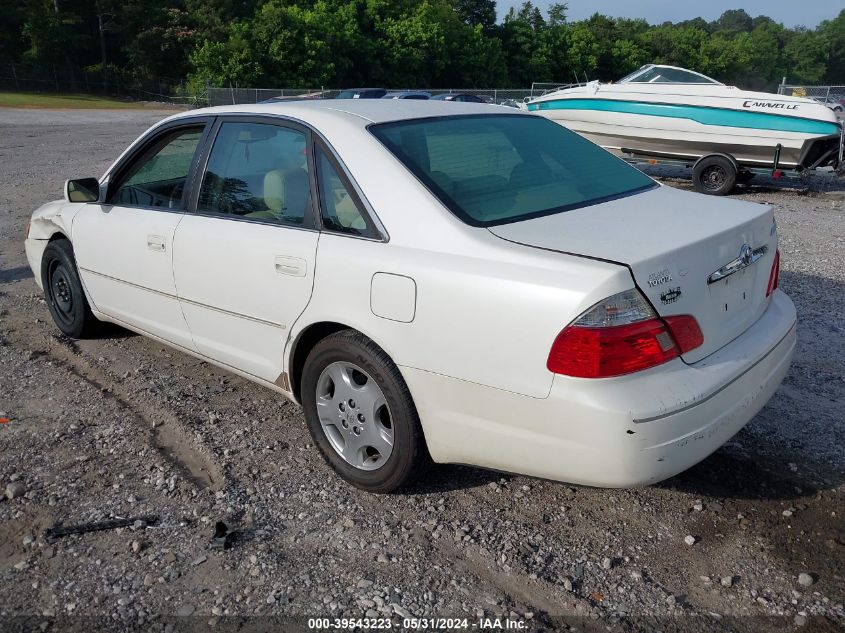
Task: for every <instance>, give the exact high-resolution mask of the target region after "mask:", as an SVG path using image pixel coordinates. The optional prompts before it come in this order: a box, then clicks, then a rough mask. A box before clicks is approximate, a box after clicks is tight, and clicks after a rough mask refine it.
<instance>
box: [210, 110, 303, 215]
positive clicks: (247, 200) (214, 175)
mask: <svg viewBox="0 0 845 633" xmlns="http://www.w3.org/2000/svg"><path fill="white" fill-rule="evenodd" d="M306 141H307V138H306V135H305V133H304V132H301V131H299V130H295V129H291V128H287V127H282V126H279V125H273V124H270V123H244V122H237V121H232V122H228V123H223V124H222V125H221V126H220V131H219V132H218V134H217V138H216V140H215V141H214V146H213V147H212V149H211V155H210V156H209V159H208V167H207V168H206V171H205V175H204V177H203V180H202V187H201V188H200V194H199V200H198V202H197V212H198V213H208V214H220V215H222V216H237V217H241V218H245V219H250V220H257V221H262V222H270V223H274V224H283V225H291V226H303V225H309V224H310V214H309V212H308V211H309V209H310V208H311V184H310V179H309V176H308V155H307V152H306V149H305V147H306Z"/></svg>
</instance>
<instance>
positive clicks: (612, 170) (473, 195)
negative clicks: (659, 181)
mask: <svg viewBox="0 0 845 633" xmlns="http://www.w3.org/2000/svg"><path fill="white" fill-rule="evenodd" d="M370 130H371V131H372V133H373V134H374V135H375V136H376V137H377V138H378V139H379V140H380V141H381V142H382V143H384V145H385V146H386V147H387V148H388V149H389V150H390V151H391V152H392V153H393V154H394V155H395V156H396V157H397V158H398V159H399V160H400V161H402V162H403V163H404V164H405V166H406V167H408V169H410V170H411V171H412V172H413V173H414V174H415V175H416V176H417V177H418V178H419V179H420V180H421V181H422V182H423V183H424V184H425V185H426V186H427V187H428V188H429V189H430V190H431V191H432V193H434V195H435V196H437V197H438V198H439V199H440V200H441V202H443V204H444V205H445V206H446V207H448V208H449V209H450V210H451V211H452V212H453V213H454V214H455V215H457V216H458V217H459V218H460V219H462V220H463V221H464V222H466V223H467V224H471V225H473V226H493V225H496V224H505V223H508V222H516V221H519V220H525V219H528V218H533V217H539V216H542V215H550V214H553V213H561V212H564V211H568V210H571V209H575V208H579V207H584V206H589V205H591V204H597V203H599V202H603V201H606V200H610V199H613V198H618V197H621V196H626V195H631V194H634V193H637V192H639V191H643V190H645V189H650V188H652V187H655V186H657V185H656V183H655V182H654V181H653V180H651V179H650V178H648V177H647V176H645V175H644V174H642V173H641V172H640V171H638V170H637V169H635V168H634V167H631V166H630V165H628V164H627V163H626V162H624V161H622V160H620V159H618V158H616V157H614V156H612V155H611V154H610V153H608V152H606V151H605V150H603V149H601V148H600V147H598V146H597V145H594V144H593V143H591V142H589V141H587V140H585V139H584V138H582V137H580V136H578V135H577V134H575V133H574V132H571V131H569V130H567V129H566V128H564V127H562V126H560V125H558V124H557V123H553V122H552V121H549V120H548V119H544V118H542V117H539V116H528V115H480V116H479V115H472V116H450V117H437V118H431V119H413V120H408V121H398V122H395V123H383V124H379V125H373V126H370Z"/></svg>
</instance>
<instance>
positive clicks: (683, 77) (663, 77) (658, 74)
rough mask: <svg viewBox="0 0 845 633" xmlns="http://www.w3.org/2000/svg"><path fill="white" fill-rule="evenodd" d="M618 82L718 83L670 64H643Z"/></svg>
mask: <svg viewBox="0 0 845 633" xmlns="http://www.w3.org/2000/svg"><path fill="white" fill-rule="evenodd" d="M619 83H620V84H631V83H633V84H650V83H671V84H716V85H721V84H719V82H718V81H716V80H715V79H711V78H710V77H708V76H706V75H702V74H700V73H697V72H693V71H692V70H685V69H683V68H674V67H672V66H651V65H649V66H643V67H642V68H640V69H639V70H637V71H635V72H632V73H631V74H630V75H626V76H625V77H623V78H622V79H620V80H619Z"/></svg>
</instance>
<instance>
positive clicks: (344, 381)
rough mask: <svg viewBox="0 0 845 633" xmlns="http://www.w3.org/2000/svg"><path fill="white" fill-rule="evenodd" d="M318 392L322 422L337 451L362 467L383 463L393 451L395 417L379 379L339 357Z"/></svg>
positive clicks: (319, 383) (325, 372) (373, 467)
mask: <svg viewBox="0 0 845 633" xmlns="http://www.w3.org/2000/svg"><path fill="white" fill-rule="evenodd" d="M316 396H317V414H318V416H319V419H320V425H321V426H322V428H323V432H324V433H325V434H326V437H327V438H328V440H329V443H330V444H331V446H332V448H333V449H334V450H335V452H337V454H338V455H340V456H341V457H342V458H343V459H344V460H345V461H346V462H347V463H348V464H351V465H352V466H354V467H355V468H359V469H361V470H376V469H378V468H380V467H381V466H383V465H384V464H385V462H386V461H387V460H388V459H389V458H390V455H391V454H392V453H393V419H392V417H391V414H390V408H389V407H388V405H387V400H386V399H385V397H384V393H383V392H382V390H381V388H380V387H379V386H378V384H377V383H376V381H375V380H373V378H372V377H371V376H370V375H369V374H367V373H366V372H365V371H363V370H362V369H361V368H360V367H358V366H356V365H355V364H353V363H350V362H346V361H338V362H334V363H331V364H330V365H328V366H327V367H326V368H325V369H324V370H323V371H322V373H321V374H320V377H319V379H318V380H317V393H316Z"/></svg>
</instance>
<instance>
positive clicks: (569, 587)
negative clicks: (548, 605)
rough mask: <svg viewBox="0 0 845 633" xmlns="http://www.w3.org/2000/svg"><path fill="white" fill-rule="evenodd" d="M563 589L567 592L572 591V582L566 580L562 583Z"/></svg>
mask: <svg viewBox="0 0 845 633" xmlns="http://www.w3.org/2000/svg"><path fill="white" fill-rule="evenodd" d="M563 588H564V589H566V590H567V591H572V581H571V580H569V578H567V579H565V580H564V581H563Z"/></svg>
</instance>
